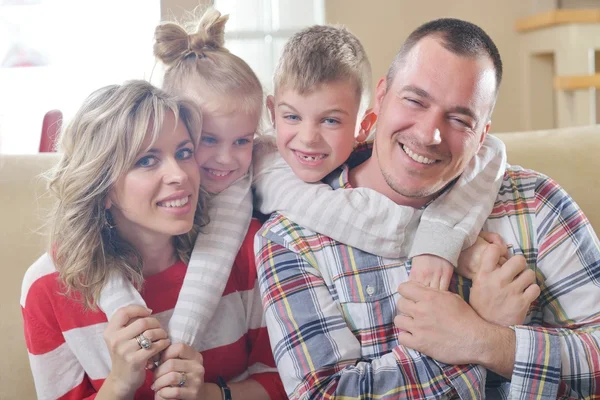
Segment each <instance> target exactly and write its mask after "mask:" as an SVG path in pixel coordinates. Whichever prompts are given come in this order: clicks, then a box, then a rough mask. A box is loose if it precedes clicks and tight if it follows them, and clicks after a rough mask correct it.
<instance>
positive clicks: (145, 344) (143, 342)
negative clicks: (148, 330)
mask: <svg viewBox="0 0 600 400" xmlns="http://www.w3.org/2000/svg"><path fill="white" fill-rule="evenodd" d="M135 340H137V342H138V344H139V345H140V348H141V349H144V350H150V347H152V342H151V341H150V339H148V338H147V337H146V336H144V335H143V334H142V333H140V334H139V335H137V336H136V337H135Z"/></svg>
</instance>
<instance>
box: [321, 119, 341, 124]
mask: <svg viewBox="0 0 600 400" xmlns="http://www.w3.org/2000/svg"><path fill="white" fill-rule="evenodd" d="M323 122H325V123H326V124H328V125H336V124H339V123H340V121H339V120H337V119H335V118H325V119H324V120H323Z"/></svg>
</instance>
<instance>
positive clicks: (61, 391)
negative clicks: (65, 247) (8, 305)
mask: <svg viewBox="0 0 600 400" xmlns="http://www.w3.org/2000/svg"><path fill="white" fill-rule="evenodd" d="M52 279H53V276H46V277H43V278H40V279H39V280H37V281H36V282H34V283H33V284H32V285H31V287H29V290H28V293H27V295H26V296H25V302H24V304H22V305H21V312H22V315H23V325H24V330H25V342H26V344H27V353H28V355H29V362H30V365H31V372H32V374H33V380H34V383H35V389H36V392H37V397H38V399H42V400H43V399H64V400H81V399H93V398H95V397H96V391H95V389H94V388H93V387H92V385H91V382H90V381H89V379H88V377H87V375H86V374H85V371H84V369H83V367H82V366H81V364H80V363H79V361H78V360H77V358H76V357H75V354H74V353H73V352H72V351H71V350H70V348H69V346H68V345H67V343H66V342H65V339H64V337H63V335H62V332H61V329H60V326H59V324H58V321H57V318H56V315H55V314H54V310H53V302H52V300H51V297H50V296H49V295H48V294H49V293H48V290H47V289H48V288H47V286H48V285H47V283H48V282H49V281H51V280H52Z"/></svg>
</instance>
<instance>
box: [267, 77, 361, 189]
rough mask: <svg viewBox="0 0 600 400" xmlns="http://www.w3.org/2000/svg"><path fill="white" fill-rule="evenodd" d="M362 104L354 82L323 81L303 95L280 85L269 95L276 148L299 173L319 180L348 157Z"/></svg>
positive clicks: (301, 177)
mask: <svg viewBox="0 0 600 400" xmlns="http://www.w3.org/2000/svg"><path fill="white" fill-rule="evenodd" d="M359 105H360V97H359V96H358V95H357V93H356V87H355V85H354V84H352V83H351V82H332V83H325V84H321V85H319V86H318V87H317V88H315V90H313V91H311V92H310V93H306V94H304V95H302V94H300V93H299V92H298V91H297V90H295V89H287V88H281V89H279V90H278V91H277V93H276V94H275V97H273V96H269V98H268V99H267V106H268V107H269V111H270V113H271V117H272V120H273V123H274V126H275V129H276V131H277V149H278V150H279V153H280V154H281V156H282V157H283V159H284V160H285V161H286V162H287V163H288V165H289V166H290V167H291V168H292V170H293V171H294V173H295V174H296V176H298V177H299V178H300V179H302V180H303V181H305V182H317V181H320V180H321V179H323V178H324V177H325V176H327V175H328V174H329V173H330V172H331V171H333V170H334V169H336V168H337V167H339V166H340V165H342V164H343V163H344V162H345V161H346V160H347V159H348V157H349V156H350V154H351V153H352V149H353V148H354V135H355V132H356V126H357V125H356V122H357V120H356V119H357V116H358V109H359Z"/></svg>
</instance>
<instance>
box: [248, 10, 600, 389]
mask: <svg viewBox="0 0 600 400" xmlns="http://www.w3.org/2000/svg"><path fill="white" fill-rule="evenodd" d="M501 78H502V64H501V61H500V56H499V54H498V51H497V49H496V46H495V45H494V43H493V42H492V41H491V39H490V38H489V37H488V36H487V35H486V34H485V32H483V31H482V30H481V29H480V28H478V27H477V26H474V25H472V24H470V23H467V22H464V21H459V20H454V19H442V20H437V21H433V22H430V23H428V24H425V25H423V26H421V27H420V28H418V29H417V30H416V31H415V32H413V33H412V34H411V35H410V36H409V38H408V39H407V41H406V42H405V43H404V45H403V46H402V48H401V49H400V51H399V52H398V54H397V56H396V59H395V60H394V62H393V64H392V66H391V67H390V70H389V71H388V74H387V76H386V77H384V78H382V79H381V80H380V81H379V84H378V86H377V90H376V95H375V102H374V111H375V113H376V114H377V115H378V123H377V125H378V126H377V135H376V138H375V141H374V143H373V148H372V154H371V155H370V156H369V152H368V151H364V150H363V151H357V152H356V153H355V154H354V156H353V157H351V159H350V160H349V162H348V164H347V165H346V166H344V168H343V169H342V170H341V171H339V172H338V173H337V174H335V173H334V174H333V176H331V180H330V182H331V183H332V186H333V187H335V188H349V187H364V188H370V189H373V190H374V191H376V192H378V193H380V194H381V195H384V196H387V197H388V198H390V199H391V200H393V201H394V202H395V203H397V204H398V205H400V206H408V207H412V208H413V209H414V217H413V219H411V221H407V225H406V227H401V228H406V229H408V230H410V229H414V226H416V225H415V220H417V221H418V218H419V216H420V214H421V213H422V211H423V209H424V208H425V207H427V205H428V204H429V202H430V201H432V200H433V199H435V198H436V197H437V196H438V195H440V194H441V193H442V192H443V191H444V190H447V188H448V187H449V186H450V185H452V183H453V182H454V180H455V179H456V177H457V176H459V175H460V174H461V173H462V172H463V171H464V169H465V168H466V166H467V164H468V163H469V161H470V160H471V159H472V158H473V156H474V155H475V154H476V152H477V150H478V149H479V147H480V145H481V143H482V141H483V140H484V138H485V136H486V134H487V132H488V131H489V128H490V117H491V113H492V110H493V107H494V104H495V101H496V97H497V93H498V88H499V85H500V81H501ZM359 150H360V149H359ZM365 158H366V160H365ZM424 160H426V161H427V162H423V161H424ZM430 161H433V162H430ZM450 190H451V189H450ZM484 230H487V231H491V232H496V233H498V234H500V235H501V236H502V237H503V238H504V240H505V241H506V242H507V243H510V244H512V245H513V247H514V248H515V252H516V253H518V254H521V255H523V256H524V257H525V258H524V259H525V260H526V262H527V266H528V267H529V269H528V270H526V271H523V272H522V273H520V272H521V271H522V269H523V268H521V267H519V262H518V260H517V259H516V258H515V260H514V261H513V260H509V261H508V262H507V263H506V264H504V265H503V266H502V267H496V262H497V261H498V260H499V258H500V257H501V255H502V254H501V253H502V251H501V250H500V249H499V248H497V246H490V249H489V251H486V253H485V255H484V261H483V262H482V266H481V268H480V270H479V271H475V272H474V274H473V276H474V283H473V287H472V288H471V290H470V291H471V299H470V301H471V306H470V305H469V304H468V303H467V302H466V301H465V300H463V298H461V297H460V296H458V295H456V294H453V293H450V292H441V291H438V290H435V289H432V288H427V287H424V286H422V285H420V284H417V283H414V282H407V277H408V270H407V269H409V268H410V261H409V260H404V259H402V260H390V259H382V258H381V257H376V256H374V255H372V254H367V253H364V252H361V251H360V250H358V249H355V248H352V247H349V246H346V245H344V244H342V243H339V242H335V241H334V240H332V239H330V238H328V237H325V236H323V235H319V234H317V233H314V232H311V231H308V230H307V229H304V228H302V227H300V226H298V225H296V224H294V223H293V222H291V221H289V220H287V219H286V218H285V217H283V216H282V215H280V214H274V215H273V216H272V217H271V218H270V220H269V221H268V222H267V223H266V224H265V226H264V227H263V229H262V231H261V232H260V233H259V235H258V236H257V241H256V249H257V263H258V268H259V282H260V286H261V292H262V293H263V303H264V305H265V313H266V318H267V325H268V328H269V333H270V336H271V344H272V348H273V352H274V356H275V360H276V362H277V364H278V368H279V371H280V374H281V376H282V379H283V382H284V385H285V387H286V390H287V392H288V395H289V396H290V398H333V397H337V396H339V397H340V398H344V399H346V398H380V399H381V398H389V399H397V398H406V399H417V398H454V397H460V398H463V399H464V398H483V397H484V396H486V395H487V397H488V398H505V397H506V396H509V397H510V398H530V397H531V398H557V396H561V398H581V397H587V398H595V397H594V396H595V395H596V393H599V392H600V363H599V362H598V359H600V354H599V350H598V348H599V344H598V343H599V342H600V330H599V328H598V327H599V325H600V288H599V287H598V286H599V285H600V251H599V245H598V239H597V237H596V235H595V234H594V232H593V230H592V229H591V227H590V226H589V223H588V221H587V219H586V218H585V216H584V215H583V213H582V212H581V210H579V208H578V207H577V205H576V204H575V203H574V202H573V201H572V200H571V199H570V197H569V196H568V195H567V194H566V193H565V192H564V191H563V190H562V189H561V188H560V187H559V186H558V185H557V184H556V183H554V182H553V181H551V180H550V179H548V178H547V177H545V176H543V175H541V174H538V173H536V172H533V171H527V170H523V169H521V168H518V167H509V168H508V169H507V172H506V174H505V176H504V181H503V184H502V186H501V189H500V191H499V193H498V197H497V201H496V205H495V207H494V210H493V211H492V214H491V215H490V217H489V219H488V221H487V222H486V225H485V227H484ZM532 271H533V272H532ZM534 273H535V276H536V279H537V282H538V283H539V284H540V286H541V294H540V296H539V297H538V299H537V301H536V302H534V303H533V306H532V307H531V309H530V310H529V312H528V314H527V317H526V319H525V313H527V307H523V303H519V304H516V303H511V301H513V298H514V297H515V294H518V296H517V297H519V296H520V298H523V297H525V298H527V297H529V298H531V299H533V298H535V297H536V295H537V294H538V293H537V292H535V293H532V291H535V288H534V289H531V288H532V287H535V285H530V282H529V280H528V279H526V278H528V276H529V277H530V276H532V275H533V274H534ZM396 288H398V292H399V294H400V295H401V296H402V297H400V296H399V295H398V293H397V292H396ZM454 290H455V291H456V292H457V293H459V294H461V296H462V297H465V298H466V297H467V296H468V292H469V284H468V282H466V281H464V280H459V281H458V283H457V284H456V282H455V285H454ZM396 302H397V307H398V311H399V312H400V314H399V315H398V316H397V317H396V318H395V322H396V325H397V328H396V327H395V326H394V323H393V321H394V317H395V315H396V309H395V304H396ZM528 304H529V303H528V302H527V303H526V305H528ZM523 320H525V323H523ZM503 325H510V327H506V326H503ZM484 368H485V369H484ZM488 371H491V373H487V372H488ZM486 373H487V374H486ZM486 375H487V377H486Z"/></svg>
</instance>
